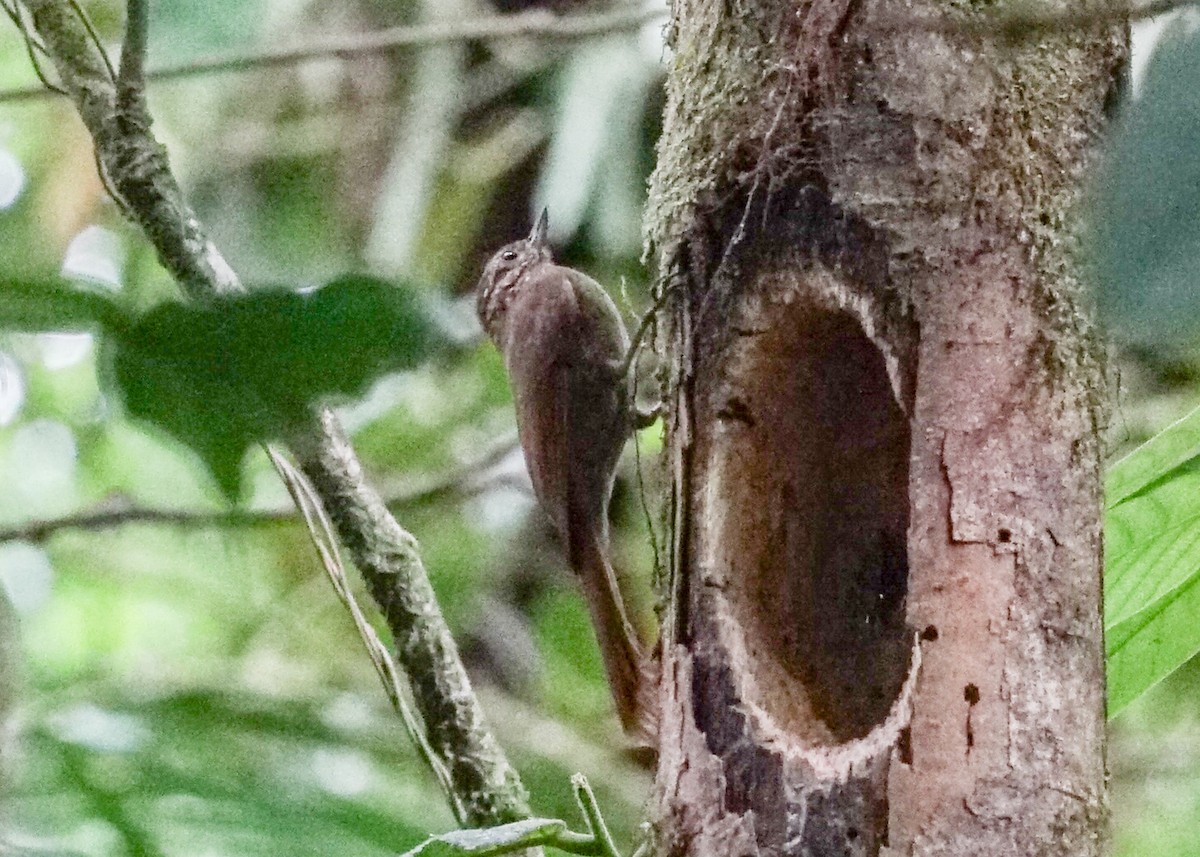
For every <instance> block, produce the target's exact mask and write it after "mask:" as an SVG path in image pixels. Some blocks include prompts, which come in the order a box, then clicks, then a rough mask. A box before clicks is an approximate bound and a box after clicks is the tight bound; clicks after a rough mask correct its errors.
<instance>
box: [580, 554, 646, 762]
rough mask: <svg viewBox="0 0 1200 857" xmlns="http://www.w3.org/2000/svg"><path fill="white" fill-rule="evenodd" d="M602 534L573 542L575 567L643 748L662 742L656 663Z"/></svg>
mask: <svg viewBox="0 0 1200 857" xmlns="http://www.w3.org/2000/svg"><path fill="white" fill-rule="evenodd" d="M605 541H606V540H605V539H604V537H603V535H602V534H597V535H595V537H593V538H587V539H584V540H583V542H584V543H583V544H580V545H573V546H572V548H573V550H572V553H573V554H574V556H572V565H573V566H574V567H575V570H576V572H578V574H579V579H580V583H581V584H582V586H583V594H584V597H585V599H586V600H587V605H588V611H589V612H590V613H591V615H592V626H593V627H594V628H595V629H596V640H597V642H598V643H599V644H600V653H601V655H602V656H603V658H604V670H605V672H607V673H608V683H609V686H610V687H611V688H612V692H613V699H614V701H615V702H616V705H617V716H618V717H620V719H621V726H622V727H624V729H625V732H626V734H627V735H629V737H630V738H632V739H633V740H634V741H635V742H637V744H639V745H640V746H646V747H654V746H657V742H656V739H657V734H658V703H657V688H658V680H657V675H656V664H654V663H653V662H652V660H651V659H650V658H649V657H647V655H646V652H645V651H644V649H643V647H642V644H641V641H640V640H639V639H638V636H637V632H636V631H635V630H634V628H633V624H632V623H631V622H630V621H629V616H628V615H627V614H626V612H625V600H624V598H623V596H622V595H621V590H620V588H619V587H618V585H617V576H616V574H615V573H614V572H613V569H612V564H611V563H610V562H609V560H608V551H607V550H606V549H605V547H606V546H605V544H604V542H605Z"/></svg>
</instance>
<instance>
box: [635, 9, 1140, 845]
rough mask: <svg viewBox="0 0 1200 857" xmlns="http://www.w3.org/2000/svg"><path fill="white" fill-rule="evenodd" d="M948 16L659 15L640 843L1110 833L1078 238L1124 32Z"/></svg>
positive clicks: (1093, 444)
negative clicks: (655, 762) (651, 715)
mask: <svg viewBox="0 0 1200 857" xmlns="http://www.w3.org/2000/svg"><path fill="white" fill-rule="evenodd" d="M947 9H949V7H942V6H934V5H931V4H928V3H921V2H917V3H913V4H905V5H899V4H888V3H886V2H877V0H861V1H860V0H801V2H800V3H798V4H797V3H794V2H784V1H783V0H764V2H758V3H748V2H744V1H743V2H739V0H675V4H674V9H673V20H672V23H671V25H670V30H669V38H670V43H671V45H672V49H673V52H674V53H673V58H672V65H671V69H670V74H669V79H668V84H667V87H668V104H667V110H666V117H665V123H664V131H663V135H662V139H661V143H660V147H659V164H658V168H657V170H656V172H655V175H654V178H653V180H652V184H651V200H650V206H649V214H650V223H649V237H650V240H651V243H652V246H653V247H654V249H655V251H656V253H657V256H658V263H659V285H660V288H663V289H666V290H668V292H667V294H668V295H669V297H670V301H669V306H670V310H669V316H670V327H671V333H670V338H671V347H672V365H673V373H672V385H671V391H670V405H671V418H670V422H669V439H668V440H669V443H668V455H669V460H670V468H671V472H672V480H673V491H672V508H673V523H672V526H673V541H672V546H673V550H672V556H671V563H670V567H671V587H672V589H671V593H670V601H669V609H668V614H667V621H666V624H665V627H664V637H663V661H664V670H663V684H662V688H661V690H662V702H663V724H662V729H661V733H660V748H659V749H660V754H659V768H658V777H657V784H656V815H657V818H656V826H655V830H656V836H657V843H658V851H659V853H660V854H670V855H710V854H711V855H721V857H732V856H733V855H743V854H744V855H752V854H753V855H758V854H762V855H768V854H769V855H776V854H789V855H790V854H796V855H877V854H886V855H901V854H903V855H910V854H912V855H963V854H971V855H973V857H987V855H1004V857H1013V855H1027V854H1030V855H1031V854H1038V855H1064V856H1065V855H1072V857H1081V855H1095V854H1100V853H1102V852H1103V851H1104V849H1105V847H1106V838H1107V833H1106V827H1107V810H1106V805H1105V794H1104V778H1105V771H1104V679H1103V639H1102V625H1101V614H1100V609H1101V589H1100V582H1101V578H1100V574H1101V556H1100V547H1101V538H1100V516H1101V505H1100V490H1101V483H1100V439H1099V432H1100V428H1101V423H1102V398H1103V397H1102V384H1101V373H1100V361H1099V356H1100V351H1099V349H1098V348H1097V346H1096V342H1095V339H1094V337H1093V333H1092V330H1091V328H1090V324H1089V321H1088V313H1087V312H1086V311H1085V309H1084V308H1083V307H1081V286H1080V273H1079V272H1080V264H1079V261H1078V259H1077V247H1076V241H1075V236H1074V227H1073V222H1074V217H1075V215H1076V213H1077V210H1078V203H1079V199H1080V190H1081V184H1082V181H1083V179H1084V178H1085V176H1086V174H1087V172H1088V168H1089V164H1090V163H1091V161H1092V158H1093V154H1092V149H1093V146H1094V144H1095V142H1096V139H1097V136H1098V134H1099V132H1100V131H1102V129H1103V125H1104V108H1105V103H1106V99H1107V98H1108V97H1109V96H1110V90H1111V89H1112V88H1113V86H1114V81H1115V79H1116V76H1117V73H1118V72H1117V70H1118V67H1119V66H1120V64H1121V63H1123V61H1124V58H1125V51H1126V36H1125V28H1124V27H1123V26H1119V25H1113V26H1108V27H1105V26H1103V25H1098V26H1095V27H1092V28H1091V29H1090V30H1088V31H1080V32H1076V33H1072V34H1059V35H1052V36H1049V37H1045V38H1043V40H1041V41H1039V42H1037V43H1030V44H1027V45H1023V46H1009V45H1002V44H998V43H996V42H989V41H986V40H984V39H982V38H980V37H979V36H978V35H975V34H972V33H971V32H968V31H967V30H966V29H963V30H961V31H956V30H955V29H954V28H953V26H948V25H947V24H946V22H947V21H948V20H950V21H952V19H947V18H944V17H942V15H943V11H944V10H947Z"/></svg>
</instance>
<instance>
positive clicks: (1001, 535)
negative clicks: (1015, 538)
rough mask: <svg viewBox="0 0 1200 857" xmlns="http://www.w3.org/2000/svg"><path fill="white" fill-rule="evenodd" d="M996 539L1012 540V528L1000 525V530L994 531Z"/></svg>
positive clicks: (1002, 540)
mask: <svg viewBox="0 0 1200 857" xmlns="http://www.w3.org/2000/svg"><path fill="white" fill-rule="evenodd" d="M996 539H997V540H998V541H1001V542H1011V541H1012V530H1010V529H1008V528H1007V527H1001V528H1000V532H998V533H996Z"/></svg>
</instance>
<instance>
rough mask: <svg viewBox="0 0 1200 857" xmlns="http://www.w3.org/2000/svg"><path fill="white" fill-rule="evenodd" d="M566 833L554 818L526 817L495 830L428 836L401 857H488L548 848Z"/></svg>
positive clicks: (457, 831)
mask: <svg viewBox="0 0 1200 857" xmlns="http://www.w3.org/2000/svg"><path fill="white" fill-rule="evenodd" d="M566 832H567V825H566V822H564V821H560V820H559V819H557V818H527V819H524V820H522V821H514V822H511V823H510V824H501V825H499V826H498V827H483V828H475V829H468V830H453V831H451V832H450V833H443V834H441V835H439V836H431V837H430V838H429V839H426V840H425V841H424V842H422V843H421V844H420V845H418V846H417V847H416V848H414V849H412V850H411V851H407V852H405V853H404V855H403V857H464V855H472V857H491V855H496V854H511V853H512V852H514V851H519V850H521V849H523V848H533V847H535V846H538V845H550V844H552V843H553V842H554V841H556V840H558V839H559V838H561V837H562V835H563V834H565V833H566Z"/></svg>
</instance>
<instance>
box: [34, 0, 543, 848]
mask: <svg viewBox="0 0 1200 857" xmlns="http://www.w3.org/2000/svg"><path fill="white" fill-rule="evenodd" d="M25 5H26V7H27V8H28V9H29V11H30V12H31V14H32V16H33V21H34V25H35V27H36V28H37V30H38V32H39V33H40V34H41V36H42V38H43V39H44V41H45V43H46V48H47V51H48V53H49V55H50V57H51V59H52V60H53V61H54V63H55V65H56V67H57V69H58V74H59V77H60V78H61V79H62V81H63V83H64V84H65V86H66V88H67V90H68V91H69V92H70V93H71V98H72V100H73V101H74V102H75V105H76V107H77V109H78V110H79V114H80V117H81V118H82V119H83V121H84V124H85V125H86V126H87V128H88V131H89V132H91V135H92V138H93V140H94V141H95V144H96V151H97V154H98V156H99V159H100V161H101V164H102V165H103V166H104V168H105V169H106V170H107V172H108V174H109V176H110V177H111V178H112V180H113V184H114V185H115V186H116V188H117V190H118V191H119V193H120V194H121V195H122V197H124V199H125V200H126V201H127V202H128V204H129V206H130V210H131V211H132V213H133V215H134V216H135V218H136V221H137V223H138V225H139V226H141V227H142V229H143V231H144V232H145V233H146V236H147V237H148V238H149V240H150V241H151V243H152V244H153V245H154V247H155V249H156V250H157V252H158V256H159V259H160V261H162V263H163V265H164V266H165V267H166V268H167V269H168V270H169V271H170V272H171V273H172V275H173V276H174V277H175V279H176V280H177V281H178V282H179V284H180V286H181V287H182V288H183V289H184V291H185V292H187V294H188V295H189V296H191V297H195V298H197V299H208V298H211V297H212V296H213V295H218V294H221V293H226V292H234V291H239V290H240V289H241V284H240V281H239V280H238V277H237V275H236V274H235V273H234V272H233V270H232V268H230V267H229V265H228V263H227V262H226V261H225V259H224V257H223V256H222V255H221V253H220V252H219V251H218V250H217V248H216V246H215V245H214V244H213V243H212V242H211V241H210V240H209V238H208V236H207V234H206V233H205V231H204V229H203V228H202V227H201V225H200V223H199V221H198V220H197V219H196V217H195V215H194V214H193V213H192V211H191V209H190V208H189V207H188V205H187V203H186V202H185V201H184V199H183V195H182V193H181V192H180V189H179V186H178V184H177V183H176V181H175V179H174V177H173V176H172V174H171V171H170V167H169V165H168V163H167V157H166V152H165V150H164V149H163V148H162V146H161V145H160V144H159V143H158V141H157V140H155V138H154V136H153V134H152V133H151V131H150V122H149V116H145V115H143V116H141V117H138V116H136V114H132V118H134V119H138V120H140V119H144V120H145V121H144V122H143V121H128V120H129V119H130V118H131V114H129V113H128V112H127V111H119V110H118V109H117V108H118V97H117V87H116V85H115V84H114V83H113V81H112V79H111V76H110V75H109V73H108V69H107V67H106V64H105V61H104V59H103V57H101V56H100V55H99V52H98V51H97V49H96V46H95V44H94V43H93V41H92V40H91V39H90V37H89V36H88V33H87V30H86V28H85V27H84V26H83V24H82V23H81V22H80V19H79V18H78V16H76V15H75V14H74V12H73V10H72V7H71V0H25ZM138 26H139V25H138V23H137V21H136V20H134V41H135V42H136V41H137V39H138V38H139V36H138V34H137V32H136V29H137V27H138ZM124 64H125V63H124V62H123V65H124ZM289 445H290V446H291V448H292V451H293V452H294V453H295V455H296V458H297V461H299V463H300V466H301V469H302V470H303V472H304V474H305V475H306V476H307V477H308V479H309V480H310V481H311V482H312V484H313V486H314V488H315V490H316V491H317V493H318V495H319V496H320V498H321V504H322V505H323V506H324V508H325V511H326V512H327V513H328V515H329V518H330V520H331V521H332V522H333V523H334V526H335V527H336V529H337V532H338V536H339V539H340V541H341V542H342V544H343V545H344V546H345V547H346V548H347V549H348V550H349V551H350V553H351V556H352V557H353V559H354V562H355V565H356V566H357V567H358V569H359V570H360V572H361V573H362V575H363V577H364V579H365V580H366V582H367V586H368V588H369V590H370V592H371V595H372V597H373V598H374V599H375V601H376V603H377V604H378V605H379V608H380V610H381V611H382V613H383V615H384V618H385V620H386V621H387V624H388V627H389V629H390V630H391V632H392V636H393V638H394V640H395V644H396V654H397V660H398V661H399V662H400V663H401V664H402V665H403V667H404V669H405V671H406V672H407V674H408V677H409V680H410V682H411V686H412V691H413V699H414V701H415V703H416V705H417V708H418V710H419V711H420V713H421V717H422V719H423V720H424V723H425V728H426V730H427V739H428V741H429V743H430V745H431V746H432V747H433V751H434V753H435V754H436V755H437V757H438V758H439V759H440V760H441V762H442V763H443V764H444V765H445V766H446V768H447V769H448V770H449V772H450V780H451V783H452V787H453V793H454V795H455V798H456V800H458V801H460V802H461V804H462V807H463V812H464V816H465V818H466V819H467V821H468V823H470V824H472V825H476V826H490V825H495V824H504V823H507V822H510V821H515V820H518V819H521V818H527V817H528V816H529V804H528V797H527V795H526V792H525V789H524V787H523V786H522V785H521V782H520V779H519V778H518V777H517V773H516V771H515V770H514V769H513V768H512V766H511V765H510V764H509V762H508V759H507V758H506V757H505V754H504V752H503V750H502V749H501V748H500V745H499V743H498V742H497V741H496V739H495V736H494V735H493V734H492V732H491V730H490V729H489V727H488V725H487V723H486V720H485V718H484V716H483V711H482V709H481V707H480V705H479V701H478V699H477V698H476V696H475V694H474V692H473V691H472V689H471V683H470V680H469V679H468V677H467V674H466V670H465V669H464V668H463V664H462V661H461V659H460V658H459V656H458V650H457V648H456V646H455V643H454V639H453V637H452V636H451V635H450V631H449V628H448V627H447V626H446V622H445V619H444V618H443V617H442V614H441V610H440V609H439V607H438V604H437V600H436V598H435V597H434V594H433V588H432V586H430V583H429V577H428V575H427V574H426V572H425V567H424V564H423V563H422V561H421V556H420V552H419V550H418V547H417V543H416V540H415V539H414V538H413V537H412V535H410V534H409V533H408V532H407V531H405V530H404V528H403V527H401V526H400V524H399V523H398V522H397V521H396V519H395V518H393V517H392V515H391V514H390V513H389V512H388V510H387V507H386V506H385V505H384V503H383V499H382V498H381V497H380V496H379V494H378V493H377V492H376V491H375V490H374V489H373V488H371V486H370V485H368V484H367V482H366V480H365V478H364V476H363V473H362V467H361V465H360V464H359V462H358V459H357V457H356V456H355V454H354V450H353V449H352V448H351V446H350V444H349V441H348V440H347V439H346V437H345V434H344V433H343V431H342V428H341V425H340V424H339V422H338V420H337V418H336V417H335V416H334V415H333V413H332V412H330V411H328V410H322V411H320V412H319V413H317V414H314V422H313V425H312V426H311V427H310V428H308V429H303V430H297V431H296V432H295V435H294V436H293V437H291V438H289Z"/></svg>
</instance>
